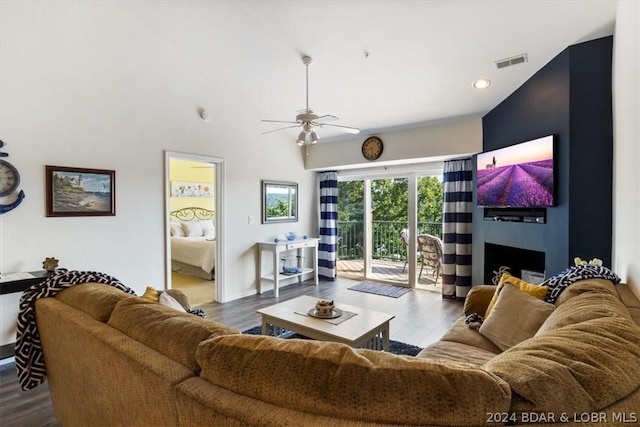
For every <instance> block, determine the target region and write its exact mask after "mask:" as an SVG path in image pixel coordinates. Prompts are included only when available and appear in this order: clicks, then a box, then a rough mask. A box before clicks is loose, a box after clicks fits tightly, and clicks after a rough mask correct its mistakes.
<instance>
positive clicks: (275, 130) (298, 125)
mask: <svg viewBox="0 0 640 427" xmlns="http://www.w3.org/2000/svg"><path fill="white" fill-rule="evenodd" d="M283 123H296V122H283ZM300 126H302V125H301V124H300V123H298V124H296V125H293V126H285V127H283V128H278V129H273V130H268V131H266V132H262V134H263V135H264V134H265V133H271V132H277V131H279V130H285V129H290V128H297V127H300Z"/></svg>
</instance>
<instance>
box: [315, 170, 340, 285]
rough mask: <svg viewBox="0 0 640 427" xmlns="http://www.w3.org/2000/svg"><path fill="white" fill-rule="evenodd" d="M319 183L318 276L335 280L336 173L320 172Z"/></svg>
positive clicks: (336, 229) (336, 230)
mask: <svg viewBox="0 0 640 427" xmlns="http://www.w3.org/2000/svg"><path fill="white" fill-rule="evenodd" d="M318 180H319V182H320V215H319V216H320V219H319V221H318V225H319V227H320V233H319V234H320V241H319V242H318V276H320V277H322V278H323V279H325V280H335V279H336V275H337V272H336V251H337V247H338V245H337V237H338V172H321V173H319V174H318Z"/></svg>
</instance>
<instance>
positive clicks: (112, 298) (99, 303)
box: [56, 283, 135, 323]
mask: <svg viewBox="0 0 640 427" xmlns="http://www.w3.org/2000/svg"><path fill="white" fill-rule="evenodd" d="M125 298H135V297H133V296H132V295H130V294H128V293H126V292H124V291H121V290H120V289H118V288H114V287H113V286H108V285H103V284H101V283H84V284H80V285H76V286H71V287H68V288H66V289H65V290H63V291H60V292H58V294H57V295H56V299H57V300H58V301H62V302H64V303H65V304H67V305H69V306H71V307H73V308H75V309H78V310H80V311H82V312H84V313H86V314H88V315H89V316H91V317H93V318H94V319H96V320H98V321H100V322H103V323H106V322H107V321H108V320H109V317H110V316H111V312H112V311H113V309H114V307H115V306H116V304H117V303H118V302H120V301H121V300H123V299H125Z"/></svg>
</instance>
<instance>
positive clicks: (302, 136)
mask: <svg viewBox="0 0 640 427" xmlns="http://www.w3.org/2000/svg"><path fill="white" fill-rule="evenodd" d="M296 142H297V143H298V145H300V146H302V145H304V143H305V142H307V133H306V132H305V131H302V132H300V135H298V139H297V140H296Z"/></svg>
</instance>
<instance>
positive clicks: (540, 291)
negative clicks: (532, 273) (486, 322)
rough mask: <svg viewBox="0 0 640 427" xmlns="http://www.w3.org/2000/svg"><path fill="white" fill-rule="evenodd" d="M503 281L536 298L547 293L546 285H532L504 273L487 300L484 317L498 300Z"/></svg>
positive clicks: (540, 297)
mask: <svg viewBox="0 0 640 427" xmlns="http://www.w3.org/2000/svg"><path fill="white" fill-rule="evenodd" d="M505 283H509V284H511V285H514V286H515V287H516V288H518V289H520V290H521V291H524V292H526V293H528V294H529V295H531V296H533V297H536V298H538V299H544V297H545V296H546V295H547V291H548V290H549V287H548V286H541V285H534V284H533V283H529V282H525V281H524V280H522V279H518V278H517V277H514V276H512V275H511V274H509V273H504V274H502V276H501V277H500V282H499V283H498V286H497V287H496V291H495V293H494V294H493V298H492V299H491V302H489V306H488V307H487V312H486V313H485V314H484V318H485V319H486V318H487V316H489V314H490V313H491V309H492V308H493V306H494V305H495V304H496V301H497V300H498V294H500V291H501V290H502V287H503V286H504V284H505Z"/></svg>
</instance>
